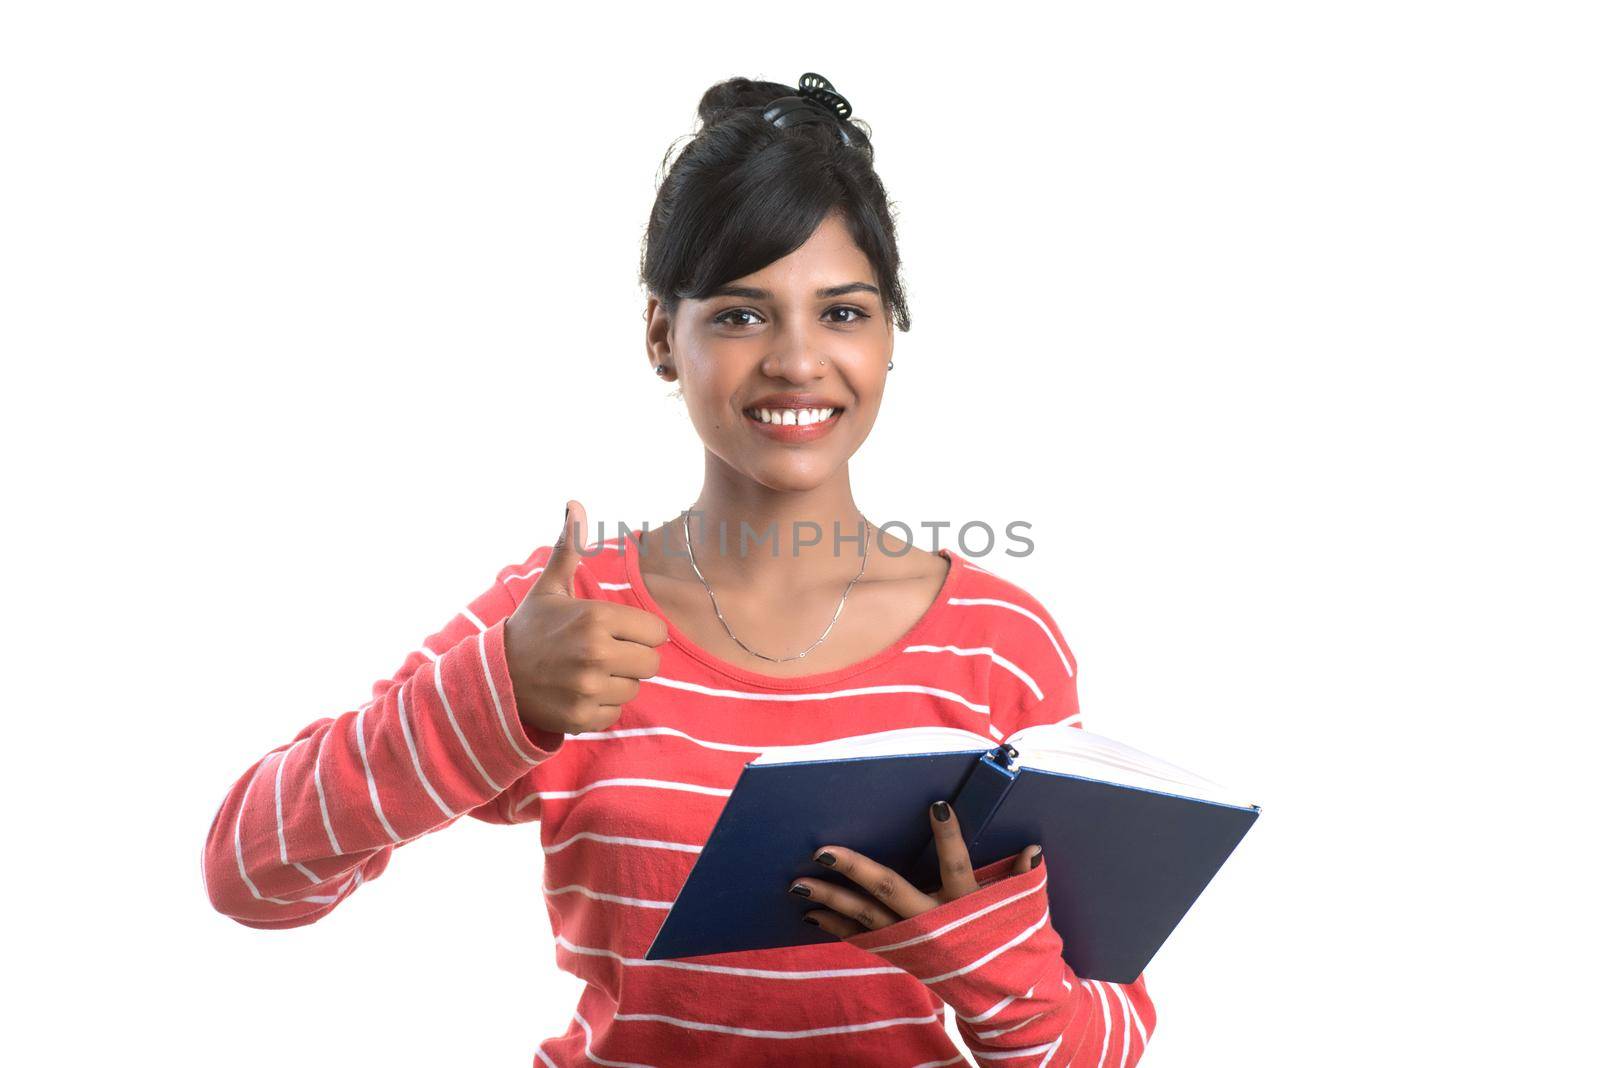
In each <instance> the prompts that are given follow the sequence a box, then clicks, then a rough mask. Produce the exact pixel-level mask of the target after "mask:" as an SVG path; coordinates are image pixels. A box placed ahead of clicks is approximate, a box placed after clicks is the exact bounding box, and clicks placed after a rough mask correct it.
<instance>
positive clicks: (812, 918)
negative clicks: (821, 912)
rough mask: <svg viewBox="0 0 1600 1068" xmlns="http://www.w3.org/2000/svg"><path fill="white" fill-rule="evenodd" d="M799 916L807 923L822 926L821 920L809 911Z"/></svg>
mask: <svg viewBox="0 0 1600 1068" xmlns="http://www.w3.org/2000/svg"><path fill="white" fill-rule="evenodd" d="M800 918H801V919H802V920H804V921H805V922H807V923H809V924H810V925H811V926H813V927H821V926H822V924H821V922H820V921H818V919H817V918H816V917H815V916H813V915H811V913H809V912H808V913H806V914H805V915H804V916H802V917H800Z"/></svg>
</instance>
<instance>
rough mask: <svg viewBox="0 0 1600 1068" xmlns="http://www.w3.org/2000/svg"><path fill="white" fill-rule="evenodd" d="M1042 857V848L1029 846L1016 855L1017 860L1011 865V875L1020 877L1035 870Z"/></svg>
mask: <svg viewBox="0 0 1600 1068" xmlns="http://www.w3.org/2000/svg"><path fill="white" fill-rule="evenodd" d="M1043 856H1044V846H1042V845H1031V846H1029V847H1028V848H1027V849H1024V850H1022V851H1021V852H1020V853H1018V854H1017V859H1016V860H1015V861H1013V862H1012V864H1011V874H1012V875H1021V874H1022V873H1023V872H1026V871H1032V870H1033V869H1034V868H1037V867H1038V866H1039V863H1040V859H1041V858H1042V857H1043Z"/></svg>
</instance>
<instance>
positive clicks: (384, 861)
mask: <svg viewBox="0 0 1600 1068" xmlns="http://www.w3.org/2000/svg"><path fill="white" fill-rule="evenodd" d="M549 553H550V549H549V548H548V547H546V548H541V549H540V550H539V551H538V552H536V553H535V554H534V556H533V557H532V558H530V559H529V560H528V561H527V562H526V563H525V564H518V565H514V566H511V567H507V568H504V569H502V571H501V572H500V575H499V576H498V577H497V579H496V581H495V583H494V584H493V585H492V586H491V587H490V588H489V589H487V590H485V591H484V592H483V593H481V594H480V595H479V596H477V597H475V598H474V599H473V600H472V601H471V602H470V603H469V604H468V606H467V607H466V609H465V610H463V611H462V612H461V613H459V614H458V615H456V616H455V617H454V618H453V619H451V620H450V621H449V622H448V623H447V624H446V625H445V626H444V628H443V629H441V630H439V631H438V632H436V633H434V634H433V635H431V636H430V637H429V638H428V639H427V640H426V641H424V642H423V644H422V647H421V648H420V649H417V650H415V651H413V652H412V653H411V654H410V655H409V656H407V657H406V659H405V662H404V663H403V664H402V665H401V667H400V670H399V671H397V672H396V673H395V674H394V675H393V676H392V677H391V678H388V679H383V680H380V681H379V682H377V683H375V684H374V685H373V688H372V699H371V700H370V701H368V702H367V703H366V704H365V705H362V706H361V707H360V708H358V709H355V710H352V711H348V712H344V713H342V714H340V715H338V716H335V717H333V718H326V717H324V718H321V719H318V720H316V721H315V722H313V723H311V724H310V725H308V726H306V727H305V728H304V729H303V730H301V731H300V732H299V733H298V734H297V735H296V736H295V737H294V739H293V741H291V742H289V743H288V744H286V745H282V746H279V747H277V748H276V749H273V750H271V751H270V752H268V753H267V754H266V755H265V756H264V757H263V758H262V759H261V760H259V761H257V762H256V763H255V764H254V765H252V766H251V767H250V769H249V770H248V771H246V772H245V773H244V775H242V776H241V777H240V778H239V779H238V780H237V781H236V782H235V783H234V784H233V786H232V788H231V789H230V790H229V791H228V793H227V796H226V797H225V798H224V799H223V802H222V806H221V808H220V810H219V811H218V812H217V814H216V818H215V819H214V820H213V821H212V824H211V830H210V832H209V834H208V835H207V837H206V844H205V853H204V858H203V875H204V878H205V883H206V890H207V893H208V895H209V897H210V899H211V903H212V906H213V907H214V908H216V910H217V911H218V912H220V913H222V914H223V915H225V916H228V917H229V918H231V919H234V920H237V921H238V922H239V923H241V924H244V925H245V926H247V927H260V928H279V927H300V926H304V925H305V924H309V923H312V922H315V921H316V920H318V919H320V918H321V917H323V916H325V915H327V914H328V913H329V912H331V911H332V910H333V909H334V907H335V906H337V905H338V904H339V903H340V902H341V901H343V900H344V899H345V898H347V897H349V896H350V894H351V893H352V892H353V891H354V890H355V888H356V887H358V886H360V885H361V883H362V882H364V881H368V880H371V879H374V878H376V877H377V876H378V875H379V874H381V873H382V872H383V870H384V869H385V868H386V867H388V864H389V860H390V856H391V854H392V853H393V852H394V849H395V847H396V846H399V845H403V844H405V843H407V842H410V841H413V840H415V839H417V838H419V837H421V836H422V835H425V834H428V833H430V832H432V831H436V830H440V829H442V828H444V827H446V826H448V825H449V824H451V823H453V822H454V821H455V820H457V819H459V818H460V817H461V816H463V815H465V814H467V813H468V812H469V811H470V810H472V809H474V808H477V807H478V806H481V805H485V804H487V803H489V802H491V801H492V800H493V799H494V798H496V797H498V796H499V795H500V794H501V793H502V792H503V791H505V790H506V789H507V788H508V787H509V786H510V785H511V784H512V783H513V782H515V781H516V780H517V779H518V778H520V777H521V776H522V775H524V774H525V773H526V772H527V771H528V770H529V769H531V768H533V767H534V766H535V765H537V764H538V763H539V762H540V761H542V760H545V759H547V758H548V757H550V756H552V755H554V754H555V752H556V751H557V750H559V749H560V747H561V744H562V742H563V741H564V739H565V737H566V736H565V734H563V733H559V732H556V731H550V730H544V729H542V728H539V727H536V726H534V725H533V724H531V723H525V722H523V720H522V717H521V716H519V714H518V709H517V703H516V699H515V688H514V686H513V683H512V678H511V670H510V666H509V664H508V662H507V656H506V633H505V630H506V624H507V622H508V617H509V616H510V615H511V613H512V612H513V611H514V610H515V609H516V607H517V604H516V601H515V600H514V598H513V597H512V595H511V593H510V592H509V590H508V589H507V588H506V583H507V581H508V580H514V579H516V578H517V577H519V576H520V575H522V574H523V573H525V572H527V571H528V570H529V569H530V567H538V566H540V565H542V564H543V563H544V560H545V558H547V557H548V556H549Z"/></svg>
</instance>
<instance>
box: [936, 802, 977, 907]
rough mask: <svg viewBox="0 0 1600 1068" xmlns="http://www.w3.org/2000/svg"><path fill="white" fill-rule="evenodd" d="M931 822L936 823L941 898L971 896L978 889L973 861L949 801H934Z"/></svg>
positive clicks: (959, 822) (959, 823)
mask: <svg viewBox="0 0 1600 1068" xmlns="http://www.w3.org/2000/svg"><path fill="white" fill-rule="evenodd" d="M941 816H942V817H943V819H941V818H940V817H941ZM928 822H930V823H932V824H933V844H934V848H935V849H937V850H938V851H939V882H940V885H941V886H942V887H943V894H942V895H941V896H943V898H944V899H945V900H946V901H949V900H950V899H952V898H957V897H961V896H962V895H963V894H970V893H972V892H973V891H974V890H976V889H977V888H978V880H977V879H976V878H975V877H974V876H973V874H972V858H971V857H970V856H968V855H967V842H966V839H964V838H962V837H961V821H960V820H958V819H957V818H956V810H955V809H954V808H952V807H951V806H950V804H949V803H948V802H946V801H935V802H934V803H933V804H932V805H930V806H929V807H928Z"/></svg>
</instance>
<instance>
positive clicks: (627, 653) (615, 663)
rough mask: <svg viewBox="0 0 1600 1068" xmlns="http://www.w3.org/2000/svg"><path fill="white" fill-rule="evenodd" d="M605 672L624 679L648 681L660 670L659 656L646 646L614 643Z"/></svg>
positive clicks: (633, 643) (631, 643) (632, 643)
mask: <svg viewBox="0 0 1600 1068" xmlns="http://www.w3.org/2000/svg"><path fill="white" fill-rule="evenodd" d="M606 670H607V671H609V672H610V673H611V674H613V675H616V676H618V677H619V678H624V679H648V678H650V677H651V676H653V675H655V673H656V672H658V671H660V670H661V654H660V653H658V652H656V651H655V650H654V649H652V648H650V647H649V646H648V645H639V644H637V643H635V642H615V643H613V645H612V647H611V655H610V657H609V658H608V660H607V663H606Z"/></svg>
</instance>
